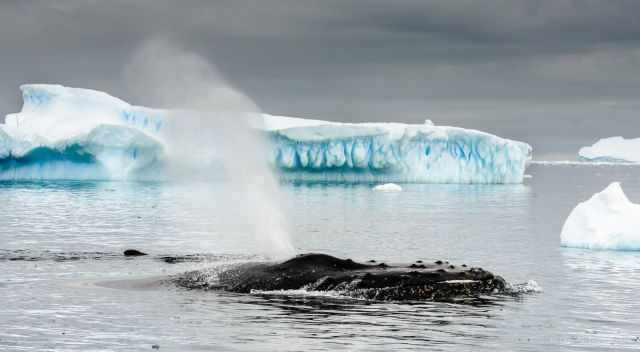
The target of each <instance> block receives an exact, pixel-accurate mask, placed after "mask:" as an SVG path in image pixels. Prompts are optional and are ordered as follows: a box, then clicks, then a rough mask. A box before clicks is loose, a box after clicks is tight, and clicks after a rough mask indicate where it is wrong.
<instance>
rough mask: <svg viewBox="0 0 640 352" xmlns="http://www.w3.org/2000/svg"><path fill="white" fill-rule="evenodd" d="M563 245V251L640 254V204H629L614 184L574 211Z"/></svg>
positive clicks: (569, 218)
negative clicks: (591, 250)
mask: <svg viewBox="0 0 640 352" xmlns="http://www.w3.org/2000/svg"><path fill="white" fill-rule="evenodd" d="M560 242H561V245H562V246H564V247H575V248H587V249H608V250H628V251H636V250H640V204H634V203H632V202H631V201H629V199H628V198H627V196H626V195H625V194H624V192H623V190H622V187H621V186H620V183H618V182H614V183H612V184H610V185H609V186H608V187H607V188H605V189H604V190H603V191H602V192H600V193H596V194H594V195H593V196H592V197H591V198H590V199H589V200H587V201H585V202H582V203H580V204H578V205H577V206H576V207H575V208H574V209H573V211H572V212H571V214H570V215H569V217H568V218H567V220H566V221H565V223H564V226H563V227H562V233H561V235H560Z"/></svg>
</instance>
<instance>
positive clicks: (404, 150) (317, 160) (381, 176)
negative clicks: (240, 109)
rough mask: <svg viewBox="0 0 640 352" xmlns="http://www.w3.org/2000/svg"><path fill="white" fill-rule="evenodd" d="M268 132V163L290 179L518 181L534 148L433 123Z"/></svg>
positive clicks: (345, 125)
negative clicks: (269, 135) (270, 152)
mask: <svg viewBox="0 0 640 352" xmlns="http://www.w3.org/2000/svg"><path fill="white" fill-rule="evenodd" d="M276 125H277V124H276ZM270 134H271V139H272V141H273V144H274V148H273V150H272V154H271V157H270V161H271V163H272V164H273V165H275V166H276V167H277V168H278V169H279V170H280V171H281V175H282V178H284V179H290V180H312V181H337V182H402V183H407V182H416V183H521V182H522V179H523V176H524V171H525V168H526V164H527V161H529V160H530V159H531V150H532V149H531V146H529V145H528V144H526V143H523V142H517V141H512V140H509V139H504V138H500V137H497V136H494V135H491V134H488V133H484V132H480V131H475V130H469V129H464V128H458V127H448V126H435V125H433V124H431V123H425V124H422V125H418V124H402V123H358V124H349V123H334V122H327V123H325V124H317V125H311V126H299V127H295V126H292V125H291V124H290V123H289V124H287V126H286V128H282V129H278V128H277V126H276V127H274V126H272V129H271V130H270Z"/></svg>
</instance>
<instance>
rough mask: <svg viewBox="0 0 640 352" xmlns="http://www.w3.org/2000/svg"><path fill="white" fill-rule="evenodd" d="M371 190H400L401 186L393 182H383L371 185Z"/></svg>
mask: <svg viewBox="0 0 640 352" xmlns="http://www.w3.org/2000/svg"><path fill="white" fill-rule="evenodd" d="M373 190H374V191H378V192H402V187H400V185H397V184H395V183H385V184H383V185H377V186H375V187H373Z"/></svg>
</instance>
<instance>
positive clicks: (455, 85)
mask: <svg viewBox="0 0 640 352" xmlns="http://www.w3.org/2000/svg"><path fill="white" fill-rule="evenodd" d="M639 15H640V1H633V0H629V1H616V0H609V1H604V0H603V1H589V0H580V1H578V0H550V1H475V0H465V1H462V0H456V1H451V0H443V1H418V0H406V1H403V0H387V1H379V0H367V1H364V0H363V1H345V0H335V1H333V0H323V1H311V0H308V1H307V0H256V1H243V0H228V1H204V0H203V1H187V0H183V1H165V0H138V1H133V0H115V1H89V0H84V1H80V0H77V1H62V0H58V1H56V0H49V1H44V0H43V1H30V0H15V1H14V0H8V1H7V0H1V1H0V54H1V55H0V78H2V80H1V81H0V112H1V114H2V115H4V114H6V113H10V112H14V111H17V110H19V108H20V97H19V92H18V85H19V84H22V83H35V82H39V83H59V84H64V85H70V86H78V87H84V88H93V89H99V90H104V91H107V92H109V93H110V94H112V95H115V96H118V97H121V98H123V99H125V100H128V101H130V102H132V103H137V104H145V97H144V96H143V95H140V96H137V95H134V94H133V93H132V92H130V91H129V90H128V89H127V87H126V84H125V80H124V79H123V69H124V66H125V64H126V62H127V61H129V59H130V57H131V55H132V52H133V50H135V48H137V47H138V46H140V45H142V43H143V42H144V41H145V40H147V39H149V38H152V37H157V36H169V37H171V38H173V39H174V40H176V41H179V42H180V44H181V45H182V46H183V47H185V48H187V49H190V50H193V51H196V52H198V53H199V54H201V55H203V56H204V57H206V58H207V59H208V60H210V61H212V62H214V63H215V64H216V65H217V66H218V67H219V69H220V71H221V72H222V73H223V74H224V75H225V76H226V78H227V79H228V80H229V81H230V82H232V83H233V84H234V85H235V86H236V87H237V88H238V89H240V90H242V91H243V92H245V93H246V94H247V95H248V96H250V97H251V98H252V99H253V100H254V101H255V102H256V103H257V104H258V105H259V106H260V107H261V108H262V109H263V110H264V111H266V112H269V113H273V114H282V115H292V116H302V117H313V118H321V119H329V120H340V121H399V122H420V121H422V120H424V119H425V118H431V119H432V120H434V122H435V123H436V124H449V125H458V126H463V127H471V128H478V129H482V130H486V131H488V132H492V133H497V134H499V135H501V136H505V137H510V138H514V139H520V140H524V141H528V142H530V143H532V144H533V145H534V149H535V150H536V154H537V155H538V157H540V158H567V157H573V156H574V155H575V154H576V152H577V148H578V147H579V146H580V145H583V144H590V143H592V142H594V141H595V140H596V139H597V138H599V137H604V136H610V135H623V136H626V137H640V113H639V112H640V102H638V95H639V93H640V21H639V20H638V16H639Z"/></svg>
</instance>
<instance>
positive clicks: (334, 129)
mask: <svg viewBox="0 0 640 352" xmlns="http://www.w3.org/2000/svg"><path fill="white" fill-rule="evenodd" d="M20 89H21V90H22V96H23V101H24V104H23V106H22V110H21V111H20V112H19V113H16V114H9V115H7V116H6V120H5V121H6V122H5V124H0V179H60V178H63V179H138V178H148V177H151V178H163V177H164V176H166V175H164V173H163V170H162V169H163V166H164V165H165V164H166V163H167V162H170V161H172V160H171V155H174V159H175V153H173V152H175V151H176V150H178V149H181V148H180V146H175V145H173V144H175V143H173V142H171V141H170V138H167V136H168V135H171V134H172V131H179V129H180V128H181V125H180V119H179V116H180V111H168V110H159V109H152V108H147V107H143V106H135V105H131V104H129V103H127V102H125V101H122V100H120V99H118V98H115V97H112V96H110V95H109V94H107V93H104V92H99V91H95V90H91V89H82V88H69V87H64V86H60V85H49V84H27V85H23V86H21V87H20ZM174 117H178V118H174ZM247 123H248V125H249V126H252V127H254V128H256V129H258V130H262V131H264V132H265V135H266V136H267V138H268V140H269V142H270V144H267V145H268V148H267V149H268V150H266V151H265V157H266V158H267V160H268V161H269V162H270V164H271V165H272V167H273V168H274V169H275V170H277V171H278V173H279V176H280V177H281V178H282V179H284V180H293V181H300V180H303V181H304V180H312V181H337V182H368V183H369V182H376V183H377V182H380V183H382V182H417V183H485V184H490V183H522V179H523V175H524V171H525V168H526V165H527V162H528V161H529V160H530V159H531V155H532V148H531V146H530V145H528V144H526V143H523V142H518V141H513V140H509V139H505V138H501V137H498V136H495V135H492V134H489V133H485V132H481V131H476V130H471V129H464V128H458V127H448V126H436V125H434V124H433V122H432V121H430V120H426V121H425V123H423V124H404V123H339V122H330V121H323V120H310V119H301V118H295V117H286V116H273V115H268V114H249V113H248V114H247ZM174 134H175V133H174ZM190 152H191V151H190ZM192 153H193V154H196V156H198V157H197V158H196V157H194V160H197V161H198V162H200V163H202V164H203V165H211V164H215V160H213V162H212V160H208V159H207V158H208V156H209V155H214V156H211V158H214V157H215V151H213V153H212V151H210V150H194V151H192ZM182 157H183V158H182V159H185V158H186V156H184V155H182ZM204 159H207V160H204ZM179 161H184V160H179ZM178 165H181V164H179V163H178ZM196 166H197V165H196ZM174 171H175V170H174Z"/></svg>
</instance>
